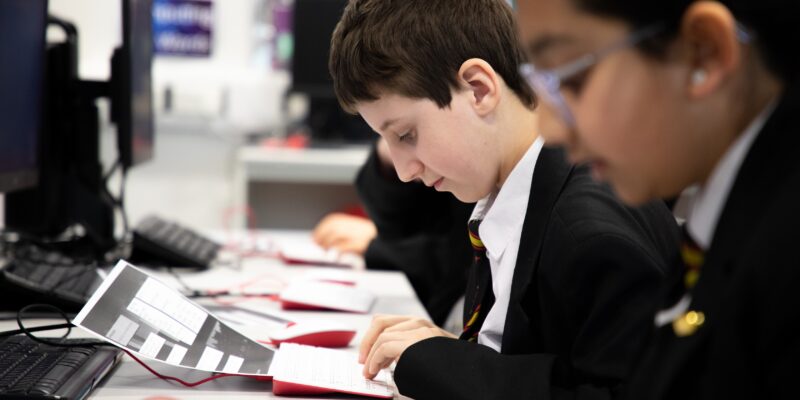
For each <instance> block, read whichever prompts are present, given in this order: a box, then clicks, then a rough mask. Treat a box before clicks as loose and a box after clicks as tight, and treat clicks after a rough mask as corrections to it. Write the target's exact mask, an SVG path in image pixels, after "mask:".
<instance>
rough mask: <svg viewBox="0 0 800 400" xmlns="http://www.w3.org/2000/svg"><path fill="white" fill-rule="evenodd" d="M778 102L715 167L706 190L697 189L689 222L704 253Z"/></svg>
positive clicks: (759, 115) (764, 113)
mask: <svg viewBox="0 0 800 400" xmlns="http://www.w3.org/2000/svg"><path fill="white" fill-rule="evenodd" d="M776 105H777V101H772V102H770V103H769V104H768V105H767V106H766V107H765V108H764V109H763V110H762V111H761V113H759V114H758V116H757V117H756V118H755V119H754V120H753V121H752V122H751V123H750V125H749V126H748V127H747V129H745V130H744V133H742V134H741V135H740V136H739V138H737V139H736V141H735V142H734V143H733V145H732V146H731V147H730V148H729V149H728V150H727V151H726V152H725V155H724V156H723V157H722V159H721V160H720V161H719V163H717V165H716V166H715V167H714V170H713V171H712V173H711V176H710V177H709V179H708V181H707V182H706V184H705V185H704V186H700V185H696V186H695V187H694V188H692V190H694V194H692V195H690V196H691V200H690V202H691V203H690V206H689V213H688V219H687V221H686V225H687V230H688V232H689V235H690V236H691V237H692V239H694V241H695V242H697V245H698V246H700V248H702V249H703V250H708V248H709V247H711V240H712V239H713V238H714V231H715V230H716V227H717V223H718V222H719V217H720V214H722V209H723V207H724V206H725V202H726V201H727V199H728V195H729V194H730V191H731V188H732V187H733V183H734V182H735V180H736V176H737V175H738V173H739V168H741V166H742V163H744V160H745V157H746V156H747V153H748V151H749V150H750V147H751V146H752V145H753V141H755V139H756V137H758V133H759V132H760V131H761V128H763V127H764V124H765V123H766V121H767V119H768V118H769V116H770V115H771V114H772V111H773V110H775V106H776Z"/></svg>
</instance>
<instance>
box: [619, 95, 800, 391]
mask: <svg viewBox="0 0 800 400" xmlns="http://www.w3.org/2000/svg"><path fill="white" fill-rule="evenodd" d="M799 116H800V87H799V86H798V85H794V86H793V87H789V88H787V89H786V90H785V91H784V95H783V98H782V100H781V101H780V103H779V104H778V106H777V108H776V109H775V110H774V111H773V113H772V115H771V116H770V118H769V119H768V120H767V122H766V124H765V125H764V127H763V128H762V130H761V132H760V134H759V136H758V137H757V138H756V140H755V141H754V142H753V145H752V147H751V148H750V151H749V152H748V154H747V156H746V157H745V161H744V163H743V164H742V166H741V169H740V170H739V173H738V174H737V177H736V180H735V182H734V184H733V187H732V189H731V193H730V195H729V197H728V200H727V202H726V204H725V206H724V208H723V211H722V214H721V215H720V219H719V223H718V225H717V228H716V231H715V233H714V238H713V240H712V241H711V246H710V248H709V249H708V252H707V253H706V257H705V264H704V265H703V266H702V268H701V275H700V280H699V281H698V282H697V285H696V286H695V288H694V290H693V292H692V303H691V305H690V309H692V310H696V311H702V312H703V313H704V314H705V323H704V324H703V325H702V326H701V327H700V328H699V329H698V330H697V331H696V332H695V334H694V335H691V336H688V337H677V336H676V335H675V334H674V333H673V330H672V327H671V326H670V325H668V326H665V327H663V328H661V329H658V330H657V332H656V335H655V337H654V340H653V341H652V343H651V344H650V345H649V346H648V350H647V351H646V357H645V359H644V360H643V362H642V364H641V366H640V367H639V368H637V374H636V376H635V377H634V379H633V381H632V383H631V389H630V393H629V396H628V397H629V398H631V399H637V400H639V399H673V398H680V399H776V398H781V399H783V398H792V399H797V398H800V386H798V384H797V382H798V381H800V331H798V328H800V250H798V249H799V248H800V235H798V233H797V232H798V227H800V163H798V160H800V157H799V156H798V152H800V121H798V118H799ZM675 280H676V281H677V280H678V278H676V279H675ZM676 284H677V283H676ZM668 305H669V304H667V303H665V304H663V306H664V307H667V306H668Z"/></svg>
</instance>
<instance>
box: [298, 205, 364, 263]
mask: <svg viewBox="0 0 800 400" xmlns="http://www.w3.org/2000/svg"><path fill="white" fill-rule="evenodd" d="M377 235H378V231H377V229H376V228H375V224H373V223H372V221H370V220H368V219H366V218H361V217H356V216H352V215H348V214H343V213H332V214H328V215H326V216H325V218H323V219H322V220H321V221H320V222H319V223H318V224H317V226H316V227H315V228H314V231H313V233H312V237H313V238H314V241H315V242H316V243H317V244H318V245H320V246H322V247H324V248H326V249H328V248H331V247H333V248H335V249H337V250H339V251H340V252H342V253H356V254H359V255H362V256H363V255H364V253H366V252H367V247H369V243H370V242H371V241H372V239H375V237H376V236H377Z"/></svg>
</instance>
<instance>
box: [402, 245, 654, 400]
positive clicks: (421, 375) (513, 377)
mask: <svg viewBox="0 0 800 400" xmlns="http://www.w3.org/2000/svg"><path fill="white" fill-rule="evenodd" d="M573 245H574V246H575V247H574V248H573V249H574V250H573V254H574V256H573V257H571V259H570V261H569V262H568V263H566V264H565V265H564V267H565V268H564V269H565V271H566V272H565V273H564V274H560V275H557V276H554V278H555V279H558V280H563V282H552V287H553V290H554V291H555V290H556V287H561V288H569V289H568V290H566V291H563V292H562V293H552V294H550V295H543V296H545V297H547V296H551V295H552V296H558V297H560V298H561V301H560V302H561V303H562V305H561V306H558V305H555V304H553V305H551V307H557V309H556V310H554V311H555V312H554V314H553V317H554V318H559V315H560V318H562V319H563V320H564V321H581V323H580V324H578V325H576V326H574V327H573V329H574V330H575V334H576V340H575V342H574V343H573V345H572V349H571V351H570V352H569V353H568V356H559V355H556V354H547V353H534V354H524V355H505V354H500V353H497V352H495V351H494V350H492V349H490V348H488V347H485V346H482V345H479V344H475V343H469V342H465V341H461V340H455V339H447V338H432V339H428V340H424V341H422V342H419V343H417V344H415V345H413V346H411V347H410V348H408V349H407V350H406V351H405V352H404V353H403V355H402V357H401V358H400V360H399V362H398V365H397V368H396V370H395V381H396V383H397V386H398V388H400V390H401V393H402V394H404V395H407V396H410V397H413V398H416V399H445V398H446V399H471V398H472V399H478V398H480V399H512V398H526V399H610V398H613V397H614V396H615V395H616V394H617V391H618V389H619V385H620V384H621V382H622V381H623V379H625V378H626V377H627V376H628V374H629V372H630V371H629V367H630V365H632V364H633V362H632V360H633V359H635V358H636V357H637V356H638V350H639V349H640V348H641V343H640V342H641V340H643V337H644V335H642V334H641V329H642V327H643V326H646V325H647V323H648V322H649V321H652V312H653V309H654V307H655V304H654V299H655V296H652V293H653V292H652V291H654V290H658V288H659V287H660V281H661V277H660V276H659V274H657V273H654V272H653V270H652V268H648V266H651V265H653V260H652V259H651V256H650V254H649V253H648V252H646V251H643V250H642V249H641V248H638V245H636V244H635V243H630V242H628V241H626V240H623V239H620V238H618V237H614V236H605V237H597V238H595V239H592V240H590V241H588V242H584V243H574V242H573V241H569V242H566V243H564V244H563V246H573ZM565 249H566V247H565ZM527 301H532V302H535V301H539V300H536V299H527ZM542 323H546V322H542ZM566 324H567V325H568V324H569V322H566ZM543 331H544V332H545V334H547V331H548V330H547V329H543ZM554 339H555V340H557V338H554ZM551 340H552V339H551ZM632 342H633V343H632ZM565 346H566V343H565ZM568 365H571V366H572V367H571V368H569V367H568Z"/></svg>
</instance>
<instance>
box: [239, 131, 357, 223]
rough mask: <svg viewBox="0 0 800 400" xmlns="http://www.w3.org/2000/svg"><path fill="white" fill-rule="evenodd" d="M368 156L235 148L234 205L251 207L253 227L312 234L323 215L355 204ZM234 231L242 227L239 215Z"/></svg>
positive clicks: (346, 150)
mask: <svg viewBox="0 0 800 400" xmlns="http://www.w3.org/2000/svg"><path fill="white" fill-rule="evenodd" d="M368 154H369V148H368V147H367V146H363V145H362V146H348V147H341V148H331V149H319V148H311V149H285V148H265V147H261V146H247V147H243V148H241V149H239V151H238V152H237V155H236V170H235V171H234V180H235V183H234V190H235V193H234V194H233V198H234V204H236V205H245V204H247V205H250V207H251V208H252V209H253V210H254V214H255V217H256V220H257V221H256V224H257V225H256V227H259V228H272V229H311V228H313V227H314V225H316V223H317V222H318V221H319V220H320V218H322V216H324V215H325V214H327V213H329V212H332V211H337V210H339V209H341V208H343V207H346V206H348V205H352V204H356V203H357V202H358V197H357V195H356V192H355V189H354V188H353V182H354V181H355V177H356V173H357V172H358V169H359V168H360V167H361V165H363V164H364V161H365V160H366V159H367V155H368ZM236 227H237V228H243V227H245V218H244V216H243V215H239V216H238V218H237V225H236Z"/></svg>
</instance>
